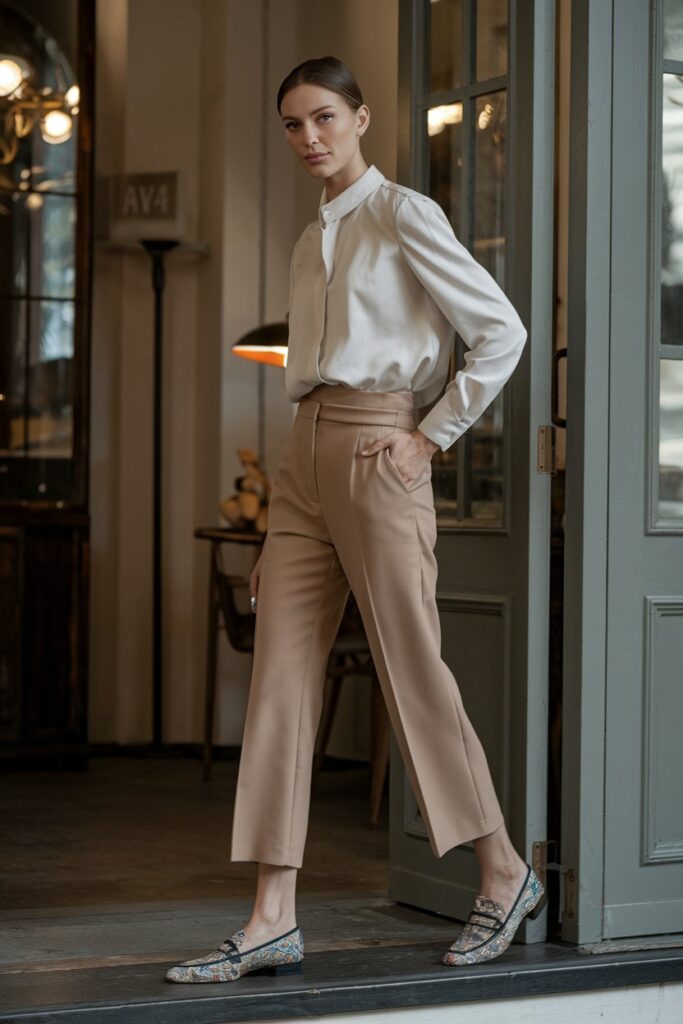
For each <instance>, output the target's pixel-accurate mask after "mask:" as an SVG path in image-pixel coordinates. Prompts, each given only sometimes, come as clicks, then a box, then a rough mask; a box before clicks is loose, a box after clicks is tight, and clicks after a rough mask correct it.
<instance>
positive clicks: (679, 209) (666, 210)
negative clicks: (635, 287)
mask: <svg viewBox="0 0 683 1024" xmlns="http://www.w3.org/2000/svg"><path fill="white" fill-rule="evenodd" d="M661 289H662V294H661V342H662V344H663V345H682V344H683V82H681V81H680V79H679V78H678V77H677V76H676V75H664V83H663V91H662V271H661Z"/></svg>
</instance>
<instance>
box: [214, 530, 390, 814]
mask: <svg viewBox="0 0 683 1024" xmlns="http://www.w3.org/2000/svg"><path fill="white" fill-rule="evenodd" d="M195 536H196V537H199V538H201V539H205V540H209V541H210V542H211V562H210V579H209V622H208V638H207V658H206V691H205V712H204V757H203V777H204V779H205V780H208V779H209V778H210V776H211V766H212V762H213V734H214V718H215V706H216V641H217V634H218V620H219V617H220V619H222V621H223V625H224V627H225V634H226V637H227V639H228V642H229V643H230V645H231V646H232V647H233V649H234V650H236V651H240V652H242V653H251V652H253V650H254V626H255V616H254V614H253V613H252V612H251V611H248V612H242V611H240V610H239V607H238V602H237V600H236V595H237V593H238V592H239V591H242V592H244V591H247V592H248V588H249V580H248V579H245V577H243V576H236V575H231V574H230V573H227V572H226V571H225V569H224V566H223V561H222V557H221V548H222V546H223V544H225V543H227V542H230V541H233V542H236V543H248V542H251V543H254V534H253V533H251V535H249V533H248V532H246V536H245V531H238V530H231V529H199V530H196V531H195ZM246 596H248V594H247V595H246ZM349 676H365V677H367V678H368V679H369V680H370V684H371V686H372V743H371V747H372V751H371V766H372V778H371V787H370V822H371V823H372V824H373V825H376V824H377V822H378V819H379V812H380V808H381V804H382V794H383V791H384V783H385V780H386V775H387V770H388V767H389V746H390V736H391V725H390V722H389V716H388V714H387V710H386V706H385V703H384V698H383V696H382V692H381V687H380V684H379V680H378V678H377V673H376V671H375V666H374V663H373V661H372V657H371V655H370V649H369V646H368V641H367V637H366V635H365V631H364V630H363V627H362V620H361V617H360V613H359V611H358V607H357V605H356V601H355V598H354V597H353V594H350V595H349V600H348V602H347V605H346V609H345V611H344V616H343V618H342V622H341V625H340V628H339V632H338V634H337V638H336V640H335V642H334V645H333V647H332V650H331V652H330V656H329V659H328V663H327V669H326V674H325V694H324V697H323V707H322V712H321V717H320V727H319V729H318V734H317V737H316V744H315V750H314V755H313V766H312V771H313V776H312V783H313V782H314V781H315V779H316V777H317V774H318V772H319V770H320V767H321V765H322V763H323V760H324V758H325V754H326V752H327V745H328V742H329V738H330V735H331V733H332V728H333V726H334V718H335V714H336V711H337V707H338V704H339V696H340V693H341V686H342V683H343V680H344V679H345V678H348V677H349Z"/></svg>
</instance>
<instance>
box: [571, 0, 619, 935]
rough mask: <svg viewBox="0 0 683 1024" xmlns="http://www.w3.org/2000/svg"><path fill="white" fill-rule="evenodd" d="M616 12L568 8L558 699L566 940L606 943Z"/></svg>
mask: <svg viewBox="0 0 683 1024" xmlns="http://www.w3.org/2000/svg"><path fill="white" fill-rule="evenodd" d="M612 19H613V13H612V4H611V3H607V4H606V3H603V2H602V0H572V4H571V83H570V97H571V111H570V124H569V210H570V224H569V251H568V282H567V296H568V300H567V301H568V310H567V347H568V355H567V438H566V443H567V448H566V506H565V581H564V645H563V666H564V668H563V701H562V705H563V706H562V736H563V743H562V818H561V820H562V825H561V828H562V838H561V850H560V854H559V858H558V859H559V861H560V868H559V869H560V871H561V872H562V873H563V875H564V879H565V884H564V886H563V887H562V891H563V894H564V907H563V910H564V913H563V915H562V938H563V939H565V940H567V941H569V942H575V943H579V942H580V943H586V942H596V941H600V940H601V939H602V934H603V909H602V908H603V903H604V899H603V897H604V882H603V877H604V820H605V789H604V781H605V727H606V660H607V549H608V548H607V546H608V483H609V480H608V472H607V468H608V465H609V462H608V457H609V394H610V388H609V368H610V367H609V364H610V347H611V337H610V308H611V268H610V247H611V220H612V161H611V156H612V90H613V57H612V51H613V20H612Z"/></svg>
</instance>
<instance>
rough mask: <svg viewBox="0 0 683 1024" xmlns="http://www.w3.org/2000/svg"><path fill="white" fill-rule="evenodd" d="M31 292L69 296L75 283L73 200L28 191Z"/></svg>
mask: <svg viewBox="0 0 683 1024" xmlns="http://www.w3.org/2000/svg"><path fill="white" fill-rule="evenodd" d="M27 204H28V206H29V218H30V232H31V269H32V277H33V280H32V281H31V294H32V295H34V296H38V295H41V296H46V297H50V298H69V299H70V298H73V297H74V289H75V284H76V267H75V260H76V200H75V199H71V198H68V197H66V196H51V195H47V194H45V195H41V194H40V193H39V192H32V193H31V194H30V195H29V196H28V199H27Z"/></svg>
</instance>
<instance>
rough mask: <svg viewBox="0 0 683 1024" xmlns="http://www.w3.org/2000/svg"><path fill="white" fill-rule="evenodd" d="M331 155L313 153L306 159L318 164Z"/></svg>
mask: <svg viewBox="0 0 683 1024" xmlns="http://www.w3.org/2000/svg"><path fill="white" fill-rule="evenodd" d="M329 155H330V154H329V153H311V154H310V155H309V156H307V157H306V158H305V159H306V160H308V162H309V164H317V163H320V161H321V160H325V159H327V157H328V156H329Z"/></svg>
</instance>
